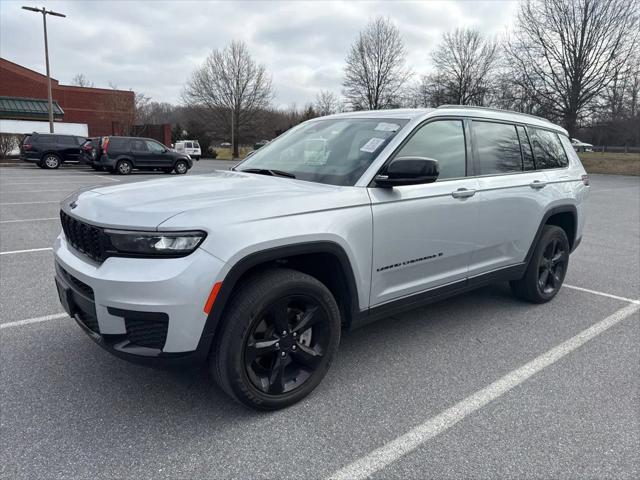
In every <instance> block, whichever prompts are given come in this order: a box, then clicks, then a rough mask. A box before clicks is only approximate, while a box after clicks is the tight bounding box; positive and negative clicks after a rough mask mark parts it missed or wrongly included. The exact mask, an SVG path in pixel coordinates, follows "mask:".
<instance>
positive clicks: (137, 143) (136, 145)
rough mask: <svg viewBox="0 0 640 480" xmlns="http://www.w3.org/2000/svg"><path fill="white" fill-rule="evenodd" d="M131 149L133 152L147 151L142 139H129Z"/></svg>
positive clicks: (145, 143)
mask: <svg viewBox="0 0 640 480" xmlns="http://www.w3.org/2000/svg"><path fill="white" fill-rule="evenodd" d="M131 150H132V151H134V152H147V151H148V149H147V142H145V141H144V140H131Z"/></svg>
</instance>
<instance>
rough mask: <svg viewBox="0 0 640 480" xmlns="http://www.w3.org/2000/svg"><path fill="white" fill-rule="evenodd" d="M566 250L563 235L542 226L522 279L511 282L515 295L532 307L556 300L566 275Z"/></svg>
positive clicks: (567, 264) (567, 249)
mask: <svg viewBox="0 0 640 480" xmlns="http://www.w3.org/2000/svg"><path fill="white" fill-rule="evenodd" d="M569 250H570V247H569V240H568V239H567V234H566V233H565V231H564V230H563V229H562V228H560V227H557V226H555V225H545V226H544V227H543V230H542V235H541V236H540V240H539V241H538V245H536V249H535V250H534V252H533V255H532V257H531V260H530V261H529V265H528V266H527V270H526V271H525V274H524V276H523V277H522V278H521V279H520V280H515V281H512V282H510V285H511V290H512V292H513V293H514V295H515V296H517V297H519V298H522V299H523V300H527V301H529V302H533V303H545V302H548V301H549V300H551V299H552V298H553V297H555V296H556V294H557V293H558V291H560V287H562V282H563V281H564V277H565V274H566V273H567V267H568V266H569Z"/></svg>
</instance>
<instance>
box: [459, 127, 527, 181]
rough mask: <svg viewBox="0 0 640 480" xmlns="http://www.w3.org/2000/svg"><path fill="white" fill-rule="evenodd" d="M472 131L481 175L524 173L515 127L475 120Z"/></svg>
mask: <svg viewBox="0 0 640 480" xmlns="http://www.w3.org/2000/svg"><path fill="white" fill-rule="evenodd" d="M471 129H472V131H473V135H474V142H475V145H476V148H477V152H478V174H479V175H491V174H496V173H508V172H521V171H522V155H521V153H520V142H519V141H518V134H517V133H516V126H515V125H508V124H506V123H494V122H479V121H476V120H474V121H473V123H472V124H471Z"/></svg>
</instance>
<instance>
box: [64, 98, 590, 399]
mask: <svg viewBox="0 0 640 480" xmlns="http://www.w3.org/2000/svg"><path fill="white" fill-rule="evenodd" d="M588 191H589V187H588V177H587V176H586V174H585V170H584V168H583V167H582V165H581V164H580V161H579V159H578V157H577V155H576V153H575V152H574V150H573V148H572V146H571V142H570V140H569V138H568V137H567V132H566V131H565V130H564V129H562V128H560V127H558V126H556V125H553V124H551V123H549V122H548V121H546V120H543V119H540V118H537V117H532V116H527V115H522V114H516V113H510V112H503V111H496V110H491V109H481V108H466V107H465V108H463V107H448V108H439V109H435V110H395V111H394V110H387V111H375V112H357V113H344V114H338V115H333V116H329V117H324V118H319V119H314V120H310V121H308V122H305V123H303V124H301V125H299V126H297V127H295V128H293V129H291V130H290V131H289V132H287V133H285V134H283V135H282V136H280V137H279V138H278V139H276V140H274V141H273V142H271V143H269V144H267V145H265V146H264V147H262V148H261V149H260V150H258V151H257V152H255V154H254V155H252V156H251V157H249V158H248V159H246V160H245V161H243V162H242V163H240V164H239V165H237V166H236V167H235V168H234V169H233V170H232V171H216V172H214V173H211V174H207V175H199V176H192V177H190V178H187V177H182V178H175V179H162V180H154V181H148V182H142V183H135V184H132V183H128V184H121V185H116V186H107V187H96V188H94V189H92V190H89V191H83V192H80V193H77V194H74V195H72V196H71V197H69V198H67V199H66V200H64V201H63V202H62V210H61V212H60V216H61V220H62V226H63V232H62V233H61V234H60V236H59V237H58V239H57V240H56V242H55V248H54V250H55V263H56V272H57V273H56V283H57V288H58V293H59V297H60V300H61V302H62V304H63V306H64V308H65V309H66V310H67V312H69V314H70V315H71V316H72V317H73V318H75V320H76V321H77V323H78V324H79V325H80V327H81V328H82V329H83V330H84V331H85V332H86V333H87V334H88V335H89V336H90V337H91V338H93V339H94V340H95V341H96V342H98V343H99V344H100V345H101V346H102V347H104V348H105V349H107V350H108V351H110V352H112V353H113V354H115V355H117V356H119V357H122V358H126V359H129V360H132V361H138V362H142V363H147V364H155V365H158V364H166V363H177V362H188V361H205V362H208V364H209V366H210V369H211V372H212V374H213V376H214V378H215V379H216V380H217V382H218V383H219V384H220V386H221V387H222V388H223V389H224V391H226V392H227V393H228V394H229V395H230V396H231V397H233V398H235V399H236V400H238V401H239V402H241V403H243V404H244V405H247V406H249V407H253V408H257V409H277V408H282V407H285V406H287V405H290V404H292V403H293V402H296V401H298V400H300V399H301V398H303V397H305V396H306V395H307V394H309V393H310V392H311V391H312V390H313V389H314V388H315V387H316V386H317V385H318V384H319V383H320V381H321V379H322V378H323V376H324V375H325V373H326V372H327V370H328V368H329V364H330V363H331V360H332V358H333V357H334V355H335V353H336V350H337V348H338V343H339V341H340V332H341V329H342V328H347V329H350V328H355V327H357V326H358V325H362V324H364V323H367V322H370V321H372V320H375V319H379V318H386V319H387V321H389V322H392V321H393V317H392V315H393V314H395V313H397V312H400V311H402V310H405V309H407V308H413V307H416V306H418V305H423V304H426V303H429V302H432V301H434V300H439V299H442V298H443V297H446V296H450V295H454V294H458V293H461V292H464V291H467V290H469V289H472V288H476V287H478V286H481V285H484V284H486V283H488V282H496V281H509V282H510V283H511V287H512V290H513V293H514V294H515V295H516V296H518V297H520V298H522V299H525V300H527V301H530V302H534V303H543V302H547V301H549V300H551V299H552V298H553V297H554V296H555V295H556V294H557V293H558V290H559V289H560V287H561V285H562V282H563V280H564V277H565V274H566V272H567V267H568V264H569V254H570V252H572V251H573V250H574V249H575V248H576V246H577V245H578V244H579V243H580V240H581V237H582V231H583V226H584V202H585V198H586V197H587V195H588Z"/></svg>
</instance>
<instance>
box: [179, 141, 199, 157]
mask: <svg viewBox="0 0 640 480" xmlns="http://www.w3.org/2000/svg"><path fill="white" fill-rule="evenodd" d="M174 149H175V151H176V152H178V153H186V154H187V155H189V156H190V157H191V158H193V159H194V160H200V156H201V155H202V151H201V150H200V144H199V143H198V140H180V141H179V142H176V144H175V147H174Z"/></svg>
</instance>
